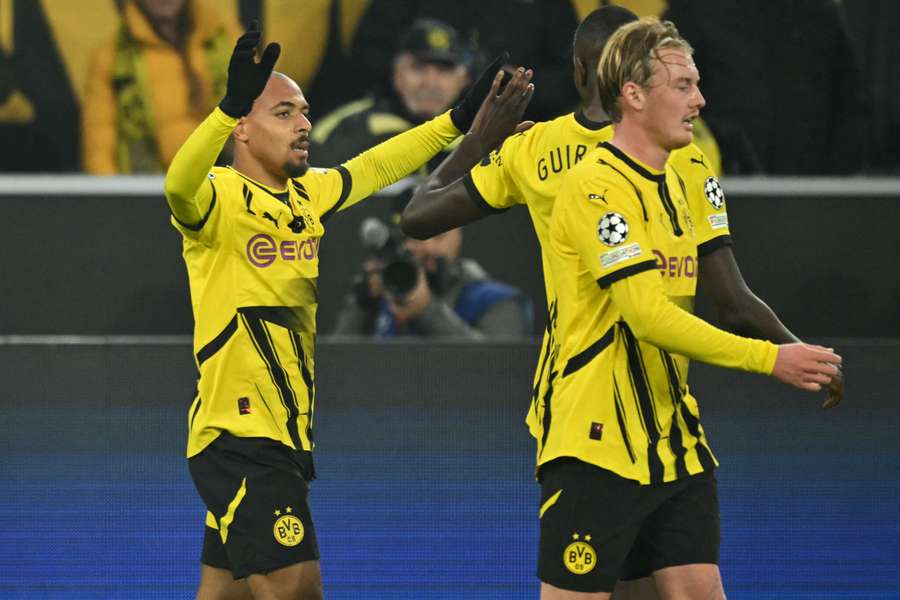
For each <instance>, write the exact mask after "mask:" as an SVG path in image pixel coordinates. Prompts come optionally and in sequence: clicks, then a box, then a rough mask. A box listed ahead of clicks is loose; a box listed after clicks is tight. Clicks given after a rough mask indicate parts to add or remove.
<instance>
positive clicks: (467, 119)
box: [450, 52, 509, 133]
mask: <svg viewBox="0 0 900 600" xmlns="http://www.w3.org/2000/svg"><path fill="white" fill-rule="evenodd" d="M507 62H509V52H504V53H502V54H501V55H500V56H498V57H497V58H495V59H494V62H492V63H491V64H490V66H489V67H488V68H487V69H485V70H484V72H482V73H481V76H480V77H478V80H477V81H476V82H475V83H474V84H472V86H471V87H470V88H469V91H467V92H466V95H465V96H463V99H462V100H461V101H460V103H459V104H457V105H456V106H454V107H453V109H452V110H451V111H450V120H452V121H453V125H454V126H456V128H457V129H458V130H459V131H460V133H465V132H467V131H468V130H469V127H471V126H472V121H474V120H475V115H476V114H477V113H478V108H479V107H480V106H481V103H482V102H484V97H485V96H487V94H488V92H489V91H491V84H492V83H494V76H495V75H496V74H497V71H499V70H500V67H502V66H503V65H505V64H506V63H507Z"/></svg>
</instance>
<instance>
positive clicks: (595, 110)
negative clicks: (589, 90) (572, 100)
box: [581, 98, 610, 123]
mask: <svg viewBox="0 0 900 600" xmlns="http://www.w3.org/2000/svg"><path fill="white" fill-rule="evenodd" d="M581 114H583V115H584V116H585V117H587V119H588V120H589V121H593V122H594V123H603V122H606V121H609V120H610V119H609V115H608V114H606V111H605V110H603V105H602V104H600V99H599V98H594V99H592V100H590V101H589V102H582V104H581Z"/></svg>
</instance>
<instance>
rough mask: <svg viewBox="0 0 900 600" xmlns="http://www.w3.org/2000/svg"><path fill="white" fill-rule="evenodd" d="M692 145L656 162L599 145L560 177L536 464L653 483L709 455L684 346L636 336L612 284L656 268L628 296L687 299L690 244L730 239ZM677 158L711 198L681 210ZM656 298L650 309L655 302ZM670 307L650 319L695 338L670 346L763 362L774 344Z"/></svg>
mask: <svg viewBox="0 0 900 600" xmlns="http://www.w3.org/2000/svg"><path fill="white" fill-rule="evenodd" d="M690 152H696V151H693V150H690V151H689V152H688V153H687V154H685V156H684V157H675V160H672V159H670V161H669V162H668V163H667V164H666V168H665V171H655V170H653V169H651V168H650V167H647V166H646V165H643V164H641V163H639V162H638V161H636V160H634V159H633V158H631V157H629V156H627V155H626V154H625V153H624V152H622V151H621V150H619V149H618V148H616V147H614V146H612V145H611V144H609V143H603V144H601V146H600V147H599V148H598V149H596V150H594V151H593V152H592V153H590V154H588V155H587V156H586V158H585V159H584V161H583V162H582V164H580V165H579V166H578V167H576V168H575V169H574V170H573V171H571V172H570V173H569V175H568V176H567V178H566V180H565V182H564V183H563V186H562V188H561V190H560V193H559V198H558V199H557V201H556V204H555V207H554V211H553V216H552V223H551V233H550V246H549V252H548V254H549V262H550V269H551V273H552V277H553V282H554V287H555V292H556V294H557V337H558V339H559V342H560V349H559V357H558V364H559V365H560V371H561V373H560V376H559V377H558V379H557V380H556V381H554V391H553V394H552V397H550V398H549V399H548V402H547V404H546V406H545V407H544V414H543V420H542V431H541V435H542V439H541V444H540V449H539V456H538V464H539V465H540V464H543V463H546V462H548V461H550V460H553V459H554V458H558V457H562V456H570V457H576V458H578V459H580V460H584V461H585V462H589V463H592V464H595V465H597V466H600V467H602V468H605V469H608V470H610V471H613V472H615V473H617V474H619V475H621V476H622V477H625V478H628V479H634V480H636V481H639V482H641V483H657V482H662V481H671V480H673V479H676V478H679V477H684V476H687V475H689V474H695V473H698V472H700V471H703V470H707V469H710V468H713V467H714V466H715V465H716V464H717V463H716V460H715V458H714V457H713V454H712V452H711V451H710V448H709V445H708V443H707V441H706V436H705V434H704V431H703V427H702V425H701V424H700V415H699V408H698V406H697V402H696V400H695V399H694V397H693V396H692V395H691V393H690V391H689V389H688V386H687V382H686V373H687V365H688V358H687V356H685V355H682V354H679V353H675V352H669V351H667V350H666V349H664V348H663V347H661V346H657V345H654V344H651V343H648V342H644V341H641V340H639V339H638V337H637V336H636V335H635V333H634V331H637V330H638V329H639V327H640V329H641V331H643V330H644V329H645V327H647V324H645V323H634V322H631V323H628V322H626V321H625V319H624V317H623V314H622V311H621V310H620V306H619V305H617V304H616V303H615V302H614V301H613V296H612V293H611V290H610V286H612V285H613V284H615V283H616V282H619V281H622V280H624V279H627V278H630V277H634V276H637V275H639V274H641V273H646V272H656V273H658V275H659V281H658V282H657V280H656V279H655V275H654V276H652V278H651V279H640V281H649V282H650V283H652V284H653V285H661V288H659V289H649V288H648V289H647V290H646V291H647V294H646V295H642V294H636V295H635V298H636V299H637V300H636V301H638V302H643V301H645V300H646V302H647V303H648V305H651V303H653V302H654V301H655V300H656V298H657V297H658V298H659V299H662V301H663V303H666V306H667V307H668V306H670V304H674V305H676V306H678V307H681V308H683V309H686V311H689V310H690V308H691V307H692V303H693V297H694V294H695V292H696V286H697V275H698V254H697V252H698V246H699V245H701V244H707V245H709V244H721V243H727V242H726V240H725V237H726V235H725V234H727V227H723V226H722V223H723V221H722V219H720V218H719V217H720V216H721V215H722V214H723V213H721V212H720V211H721V210H722V208H723V207H724V204H721V205H719V202H718V199H719V195H718V193H717V192H715V191H714V190H713V188H714V186H713V185H712V182H714V181H715V178H714V177H713V176H712V175H707V178H703V177H702V174H705V173H708V171H705V169H706V167H705V166H704V165H703V164H702V163H699V162H691V160H690V159H691V158H692V157H693V158H694V159H695V161H699V156H700V155H699V154H691V153H690ZM675 164H678V165H679V168H681V169H682V170H683V171H684V170H685V169H686V168H693V167H691V165H695V164H696V166H697V167H698V174H699V176H697V177H695V179H696V182H695V184H696V185H699V183H697V182H699V181H700V180H701V179H702V180H703V181H704V184H703V187H702V188H700V189H704V190H709V193H708V194H707V195H705V197H704V199H703V200H702V202H705V203H706V204H707V205H708V207H704V206H702V205H701V204H700V203H699V202H700V200H699V193H696V196H697V198H695V202H696V203H697V204H696V208H695V209H694V210H693V211H692V210H691V208H689V203H688V198H687V196H688V184H687V183H686V182H685V180H684V179H683V178H682V177H681V176H680V174H679V172H678V171H677V170H676V167H675ZM700 167H702V168H703V169H704V173H702V174H701V173H700V171H699V168H700ZM709 178H711V179H709ZM707 184H708V185H707ZM710 198H712V199H714V200H715V201H714V200H710ZM698 218H699V219H702V220H703V223H704V225H703V226H702V227H700V226H698V223H697V219H698ZM725 223H726V225H727V221H725ZM701 230H702V231H701ZM723 232H725V234H723ZM636 280H637V278H636ZM653 294H655V296H654V295H653ZM652 306H654V310H656V308H655V307H657V306H659V304H658V303H653V304H652ZM667 310H668V311H669V312H666V313H665V314H664V313H663V311H662V308H660V310H658V311H656V312H654V313H653V317H652V318H653V319H654V321H653V322H652V323H651V324H650V327H651V328H653V329H656V330H661V331H662V330H666V329H671V330H672V331H677V332H684V331H690V332H691V336H689V337H691V339H689V340H683V339H682V340H680V342H679V343H677V344H675V343H674V342H673V343H672V345H673V346H676V347H678V348H685V352H687V351H688V349H689V351H690V352H691V356H694V357H695V358H702V359H703V360H707V361H709V362H713V363H714V364H721V365H723V366H731V367H735V368H742V369H745V370H750V371H756V372H761V373H766V372H771V368H772V366H773V365H774V361H775V356H776V354H777V349H776V348H775V346H774V345H772V344H770V343H768V342H763V341H760V340H748V339H745V338H739V337H738V336H733V335H731V334H728V333H725V332H722V331H719V330H717V329H715V328H713V327H712V326H710V325H708V324H706V323H703V322H702V321H701V320H699V319H697V318H696V317H694V316H692V315H690V314H689V312H686V311H683V310H679V309H674V308H672V309H671V310H669V309H668V308H667ZM672 310H674V312H672ZM675 321H677V323H675ZM685 324H687V325H685ZM633 330H634V331H633ZM676 337H677V336H676ZM681 337H682V338H683V337H685V336H684V335H682V336H681ZM668 347H671V346H668Z"/></svg>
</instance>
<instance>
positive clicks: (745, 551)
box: [0, 177, 900, 600]
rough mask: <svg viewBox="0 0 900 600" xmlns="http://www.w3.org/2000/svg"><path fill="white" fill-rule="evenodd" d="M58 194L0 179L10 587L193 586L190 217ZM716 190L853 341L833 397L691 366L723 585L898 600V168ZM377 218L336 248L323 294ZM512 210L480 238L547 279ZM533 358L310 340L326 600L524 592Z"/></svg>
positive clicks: (737, 590) (327, 263)
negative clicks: (714, 460)
mask: <svg viewBox="0 0 900 600" xmlns="http://www.w3.org/2000/svg"><path fill="white" fill-rule="evenodd" d="M55 185H57V186H58V190H57V191H53V190H52V189H50V188H51V186H49V184H48V182H47V180H45V179H41V178H24V177H19V178H8V179H6V180H5V181H4V182H3V185H2V186H0V189H3V190H5V194H6V195H5V196H4V197H3V198H2V202H3V205H4V209H5V211H4V212H5V214H6V215H7V218H5V219H2V220H0V254H2V256H3V257H4V260H3V281H4V283H5V285H4V300H3V302H2V303H0V331H2V332H3V335H2V336H0V354H2V360H0V381H3V384H4V393H3V394H2V400H0V411H2V412H0V415H2V417H0V453H2V457H3V458H2V460H0V482H2V484H0V486H2V487H0V489H2V498H3V502H2V504H0V564H3V565H4V569H2V571H0V597H3V598H17V599H18V598H23V599H24V598H27V599H38V598H41V599H43V598H65V599H69V598H72V599H74V598H115V599H130V598H134V599H150V598H188V597H191V596H192V590H193V589H194V586H195V584H196V579H197V573H198V560H197V558H198V553H199V543H200V528H201V523H202V518H203V514H204V511H203V508H202V506H201V504H200V502H199V500H198V498H197V496H196V493H195V492H194V489H193V487H192V484H191V482H190V479H189V477H188V474H187V469H186V464H185V461H184V459H183V448H184V443H185V423H186V420H185V419H186V417H185V415H186V409H187V406H188V403H189V401H190V395H191V390H192V389H193V378H194V372H193V366H192V362H191V358H190V342H189V338H188V337H187V334H188V333H189V331H190V315H189V313H188V310H187V307H188V298H187V284H186V277H185V274H184V271H183V265H182V264H180V259H179V257H178V252H179V242H178V238H177V234H176V233H175V232H174V230H172V229H170V228H169V226H168V225H167V223H166V209H165V204H164V201H163V199H162V197H161V196H160V195H159V194H158V192H155V191H154V190H158V189H159V187H157V186H158V185H159V180H158V179H155V178H138V179H130V180H117V179H113V180H103V181H97V180H93V179H90V178H78V177H75V178H71V179H65V178H56V180H55ZM725 185H726V189H733V190H735V192H734V193H731V194H730V196H729V202H730V204H729V207H730V210H729V212H730V214H731V215H732V220H733V222H734V235H735V238H736V240H737V244H738V245H737V251H738V253H739V256H740V257H741V258H742V264H743V266H744V269H745V275H747V277H748V280H749V281H750V283H751V285H752V286H753V287H754V289H755V290H757V292H759V293H760V294H761V295H762V296H763V297H764V298H767V299H769V300H770V301H771V303H772V304H773V306H774V308H775V309H776V311H778V312H779V313H780V314H782V316H784V318H785V321H786V322H787V323H788V324H789V325H790V326H792V327H794V328H795V329H796V330H797V331H798V332H799V333H801V334H803V335H804V336H809V337H811V339H814V340H816V341H824V342H826V343H831V344H833V345H834V346H835V347H836V348H837V349H839V351H840V352H842V353H843V355H844V356H845V359H846V364H847V381H848V396H847V399H846V400H845V402H844V404H843V405H841V406H840V407H839V408H837V409H836V410H834V411H831V412H823V411H821V410H819V409H818V408H817V407H816V400H814V399H812V398H810V397H808V396H804V395H803V394H800V393H797V392H794V391H792V390H789V389H787V388H785V387H784V386H780V385H776V384H775V383H773V382H770V381H768V380H765V379H763V378H759V377H754V376H750V375H746V374H741V373H732V372H726V371H722V370H717V369H712V368H707V367H704V366H702V365H697V366H696V367H694V368H693V370H692V376H691V377H692V380H693V385H694V387H695V389H696V390H697V394H698V397H699V398H700V402H701V406H702V408H703V411H704V422H705V424H706V428H707V430H708V432H709V435H710V438H711V442H712V444H713V448H714V450H715V452H716V453H717V456H718V457H719V459H720V461H721V462H722V468H721V469H720V470H719V475H718V476H719V480H720V483H721V506H722V529H723V536H722V537H723V545H722V572H723V576H724V579H725V583H726V586H727V590H728V594H729V598H732V599H737V600H742V599H772V600H775V599H779V600H781V599H788V600H794V599H796V600H812V599H824V598H828V599H832V598H836V599H837V598H846V599H854V600H876V599H878V600H881V599H887V598H900V503H898V502H897V498H898V497H900V407H898V402H897V400H898V398H897V391H896V380H897V373H898V365H900V341H898V339H897V338H898V337H900V334H898V331H897V310H896V300H897V298H898V293H897V285H898V284H897V280H896V278H895V277H894V276H893V273H894V272H895V268H894V266H893V265H894V263H895V261H896V258H897V256H898V255H900V253H898V244H900V239H898V235H897V234H896V230H895V224H896V223H898V222H900V214H898V213H900V203H898V198H897V195H898V194H897V193H896V192H895V190H900V182H898V181H896V180H855V181H854V180H801V181H793V180H772V179H768V180H763V179H760V180H742V179H732V180H726V182H725ZM129 188H130V189H131V191H130V192H128V190H129ZM365 210H366V209H364V208H361V209H360V211H361V212H360V213H359V214H358V215H354V214H353V213H354V211H351V212H350V213H348V217H347V219H346V220H338V219H336V220H335V221H334V222H333V224H332V226H331V228H330V230H329V237H328V239H327V240H326V244H327V245H326V244H323V250H322V265H323V271H322V282H321V285H322V289H323V298H326V299H327V298H329V297H330V298H331V302H335V298H336V297H337V296H336V295H334V294H335V292H337V291H339V290H340V289H342V285H343V282H345V281H346V280H347V277H346V276H345V274H344V273H342V272H340V271H339V269H338V265H340V264H341V263H348V264H350V263H352V262H353V260H354V259H353V258H352V257H351V256H349V255H350V254H351V253H352V252H353V251H355V250H349V249H350V248H353V249H355V244H353V243H352V240H353V239H354V237H355V234H356V232H355V229H356V227H355V222H356V221H355V220H356V219H359V218H361V216H362V214H364V213H365ZM373 210H375V209H373ZM522 213H523V211H520V213H516V212H515V211H513V214H512V215H509V216H507V217H506V218H501V219H488V220H487V221H485V222H483V223H481V224H479V225H478V226H476V227H474V228H472V229H471V230H470V231H469V232H468V233H467V236H468V237H467V241H466V244H467V246H469V247H470V248H474V249H475V251H476V252H477V253H478V255H479V256H480V257H481V256H483V257H485V259H486V262H487V261H488V260H490V259H491V257H495V258H494V260H495V262H494V263H489V264H488V267H489V268H491V269H492V270H493V271H494V272H495V273H496V275H497V276H498V277H501V278H504V279H508V280H511V281H516V282H518V283H519V284H520V285H522V286H523V287H525V288H526V289H528V290H530V291H531V292H532V293H533V294H534V295H537V294H538V293H539V290H540V288H539V285H540V283H539V282H540V279H539V278H540V273H539V272H538V270H536V269H535V267H534V265H536V264H538V263H537V260H536V256H537V247H536V244H535V242H534V239H533V238H534V236H533V233H531V231H530V224H529V223H528V221H527V217H526V215H524V214H522ZM10 216H12V218H10ZM23 223H31V224H33V225H34V226H33V227H31V228H23V227H21V224H23ZM110 223H115V226H112V227H111V226H109V224H110ZM511 249H514V251H513V250H511ZM498 258H499V259H498ZM344 268H345V269H349V268H350V267H347V266H345V267H344ZM335 269H338V270H337V271H336V270H335ZM348 273H349V271H348ZM328 290H331V292H328ZM328 293H330V294H332V295H331V296H328V295H326V294H328ZM323 304H324V306H323V307H322V314H323V315H324V317H323V319H322V321H324V319H325V317H327V315H328V312H329V309H330V307H329V306H328V301H327V300H323ZM151 315H152V316H153V318H151ZM322 321H320V322H322ZM38 334H39V335H38ZM125 334H128V335H125ZM134 334H139V335H134ZM536 355H537V346H536V345H535V343H533V342H522V343H509V344H498V343H491V344H480V345H474V346H473V345H453V344H427V345H425V344H417V343H392V344H376V343H342V342H337V341H329V340H327V338H326V339H324V340H323V341H322V343H320V347H319V353H318V360H317V366H318V379H317V387H318V406H317V413H316V428H317V443H318V448H317V467H318V471H319V479H318V480H317V481H316V482H315V483H314V485H313V488H312V500H311V502H312V507H313V511H314V514H315V518H316V525H317V528H318V532H319V536H320V541H321V548H322V556H323V563H322V566H323V574H324V579H325V585H326V590H327V594H328V597H329V598H336V599H342V598H416V599H438V598H485V599H487V598H496V599H506V598H509V599H512V598H529V597H536V596H537V583H536V580H535V578H534V576H533V571H534V562H535V549H534V547H535V541H536V536H537V529H536V525H537V520H536V511H537V501H538V498H537V493H538V488H537V486H536V485H535V483H534V481H533V478H532V468H533V455H532V453H533V446H532V443H531V441H530V439H529V437H528V434H527V432H526V431H525V428H524V425H523V423H522V418H523V414H524V410H525V409H526V407H527V405H528V401H529V398H530V381H531V373H532V368H533V363H534V360H535V357H536Z"/></svg>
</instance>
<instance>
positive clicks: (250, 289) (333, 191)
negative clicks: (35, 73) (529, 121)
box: [166, 109, 458, 457]
mask: <svg viewBox="0 0 900 600" xmlns="http://www.w3.org/2000/svg"><path fill="white" fill-rule="evenodd" d="M236 123H237V120H236V119H231V118H230V117H227V116H226V115H225V114H224V113H222V112H221V111H220V110H219V109H216V111H215V112H214V113H213V114H212V115H211V116H210V117H209V118H208V119H207V120H206V121H204V123H203V124H201V125H200V127H198V129H197V130H196V131H195V132H194V133H193V134H192V136H191V138H190V139H189V140H188V141H187V142H186V143H185V146H184V147H182V149H181V150H180V151H179V153H178V155H177V156H176V157H175V160H174V161H173V163H172V166H171V167H170V170H169V174H168V175H167V181H166V185H167V190H174V189H178V188H181V190H182V193H180V194H177V197H178V198H184V197H188V199H189V200H190V198H194V199H195V200H194V202H195V204H196V205H198V206H200V205H202V206H206V207H208V208H207V209H206V211H205V215H204V216H203V218H202V220H201V221H200V222H199V223H196V224H186V223H181V222H179V221H178V219H177V218H175V217H174V216H173V218H172V222H173V225H174V226H175V227H176V228H177V229H178V230H179V231H180V232H181V234H182V236H183V256H184V261H185V264H186V266H187V270H188V276H189V279H190V292H191V303H192V307H193V314H194V323H195V325H194V354H195V359H196V363H197V367H198V370H199V381H198V384H197V394H196V396H195V398H194V401H193V403H192V405H191V408H190V411H189V415H188V428H189V434H188V448H187V455H188V457H191V456H194V455H195V454H197V453H199V452H200V451H202V450H203V448H205V447H206V446H207V445H208V444H209V443H211V442H212V441H213V440H215V439H216V438H217V437H218V436H219V434H220V433H221V432H223V431H226V432H228V433H230V434H232V435H235V436H238V437H266V438H271V439H274V440H277V441H279V442H281V443H283V444H285V445H286V446H289V447H291V448H294V449H296V450H299V451H307V452H309V451H311V450H312V447H313V436H312V423H313V410H314V407H315V379H314V373H315V364H314V346H315V338H316V309H317V306H318V291H317V277H318V275H319V259H318V256H319V242H320V240H321V238H322V236H323V235H324V233H325V227H324V222H325V221H326V220H327V219H328V217H329V216H331V215H332V214H334V213H335V212H337V211H340V210H343V209H345V208H347V207H349V206H351V205H353V204H355V203H357V202H359V201H360V200H362V199H364V198H366V197H368V196H369V195H371V194H372V193H373V192H374V191H376V190H378V189H380V188H381V187H384V186H387V185H389V184H391V183H393V182H395V181H398V180H399V179H401V178H403V177H405V176H407V175H408V174H409V173H410V172H413V171H414V170H415V169H418V168H419V167H420V166H421V165H422V164H423V163H424V162H425V161H427V160H428V159H430V158H431V157H433V156H434V155H435V154H436V153H437V152H438V151H440V150H441V149H443V148H444V147H445V146H446V145H447V144H448V143H449V142H450V141H452V140H454V139H455V138H456V137H457V136H458V132H457V131H456V129H455V127H454V126H453V124H452V122H451V121H450V118H449V113H446V114H444V115H442V116H440V117H437V118H435V119H433V120H432V121H429V122H428V123H425V124H423V125H420V126H419V127H416V128H414V129H411V130H409V131H408V132H405V133H403V134H401V135H399V136H397V137H395V138H392V139H391V140H388V141H386V142H384V143H383V144H380V145H378V146H376V147H375V148H373V149H371V150H368V151H366V152H364V153H362V154H360V155H359V156H357V157H356V158H354V159H352V160H350V161H347V162H346V163H344V164H343V165H341V166H339V167H337V168H333V169H315V168H313V169H309V170H308V171H307V172H306V173H305V174H304V175H303V176H301V177H298V178H295V179H290V180H288V184H287V187H286V189H283V190H277V189H273V188H271V187H268V186H266V185H263V184H261V183H259V182H257V181H254V180H252V179H250V178H249V177H247V176H245V175H244V174H242V173H240V172H238V171H236V170H234V169H232V168H230V167H227V168H220V167H215V168H211V169H210V167H211V165H212V162H213V161H214V160H215V156H216V155H217V154H218V152H219V149H220V148H221V144H222V143H223V142H224V140H225V139H226V138H227V136H228V135H229V133H230V132H231V130H232V129H233V128H234V126H235V124H236ZM198 170H199V179H198ZM173 196H176V194H174V193H173V192H171V191H170V192H169V202H170V204H172V203H173V202H175V201H176V200H173ZM196 198H202V199H203V201H202V202H198V201H196Z"/></svg>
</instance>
